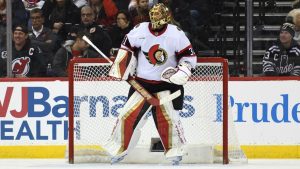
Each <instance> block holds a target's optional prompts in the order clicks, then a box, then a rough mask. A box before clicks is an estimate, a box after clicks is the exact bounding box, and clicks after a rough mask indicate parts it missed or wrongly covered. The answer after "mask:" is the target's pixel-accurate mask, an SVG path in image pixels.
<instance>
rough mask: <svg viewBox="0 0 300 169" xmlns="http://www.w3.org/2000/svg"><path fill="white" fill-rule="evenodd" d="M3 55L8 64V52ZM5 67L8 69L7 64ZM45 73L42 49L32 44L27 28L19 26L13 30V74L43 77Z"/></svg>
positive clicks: (3, 52)
mask: <svg viewBox="0 0 300 169" xmlns="http://www.w3.org/2000/svg"><path fill="white" fill-rule="evenodd" d="M1 55H3V56H5V59H4V60H5V61H4V62H5V63H6V51H2V52H1ZM3 66H4V68H5V69H6V64H5V65H3ZM45 73H46V65H45V58H44V57H43V55H42V51H41V49H40V48H39V47H38V46H36V45H34V44H32V43H31V41H30V39H29V38H28V29H27V27H26V26H23V25H17V26H16V27H15V28H14V30H13V45H12V74H13V75H14V77H43V76H45ZM4 74H6V72H5V73H4Z"/></svg>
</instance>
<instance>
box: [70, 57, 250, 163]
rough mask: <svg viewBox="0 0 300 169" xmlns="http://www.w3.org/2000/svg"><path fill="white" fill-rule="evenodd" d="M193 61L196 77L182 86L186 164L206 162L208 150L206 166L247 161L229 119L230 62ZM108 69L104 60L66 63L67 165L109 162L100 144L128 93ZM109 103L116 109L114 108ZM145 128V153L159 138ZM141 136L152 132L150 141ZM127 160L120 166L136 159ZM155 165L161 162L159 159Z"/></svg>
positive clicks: (80, 59) (206, 59)
mask: <svg viewBox="0 0 300 169" xmlns="http://www.w3.org/2000/svg"><path fill="white" fill-rule="evenodd" d="M197 62H198V63H197V67H196V70H195V72H194V73H193V75H192V77H191V78H190V79H189V82H188V83H187V84H186V85H185V86H184V87H185V95H186V96H185V99H186V102H187V103H186V104H185V105H184V109H185V110H183V111H182V112H181V114H180V115H181V117H182V123H183V127H184V130H185V136H186V138H187V140H188V146H191V147H188V148H187V149H188V150H187V151H191V152H188V153H189V154H190V155H189V157H187V158H186V161H184V162H186V163H197V162H198V161H199V162H203V161H204V162H206V161H205V160H203V161H202V160H201V158H203V159H206V158H207V157H205V156H206V155H207V151H210V150H211V151H212V152H208V154H211V155H212V157H211V158H209V159H206V160H207V161H210V162H220V161H222V163H223V164H228V163H229V162H230V161H245V160H246V156H245V155H244V153H243V151H242V150H241V148H240V145H239V143H238V140H237V134H236V132H235V129H234V124H233V120H232V115H231V114H230V113H229V112H228V110H229V107H228V98H229V96H228V76H229V75H228V61H227V60H226V59H223V58H219V57H208V58H198V59H197ZM109 68H110V64H109V63H108V62H107V61H106V60H105V59H102V58H99V59H85V58H79V59H73V60H72V61H71V62H70V64H69V144H68V154H67V156H68V159H69V163H74V162H77V161H78V162H79V161H80V162H82V161H85V160H82V159H83V158H85V157H86V156H88V160H87V161H100V162H107V161H108V160H109V158H107V157H105V153H103V151H102V150H101V145H103V144H104V143H105V141H106V140H107V139H108V137H109V134H110V132H111V130H112V126H113V124H114V121H115V120H116V116H117V114H118V111H119V110H120V108H121V107H122V104H124V103H125V102H126V96H127V91H128V89H129V85H128V84H126V83H125V82H120V81H117V80H115V79H113V78H110V77H108V76H107V74H108V71H109ZM111 100H113V101H111ZM111 102H112V103H113V104H115V105H113V106H112V105H111ZM120 102H121V104H120ZM100 114H101V115H100ZM228 115H229V116H228ZM148 121H150V120H148ZM147 123H148V122H147ZM149 123H151V122H149ZM149 126H150V127H149ZM149 126H147V125H146V126H144V128H146V129H145V131H144V132H143V131H142V133H144V135H145V136H144V135H142V136H141V139H140V141H139V144H138V146H137V147H143V148H145V147H147V146H148V145H149V144H152V140H153V138H154V137H157V135H156V136H155V134H156V133H155V131H148V130H149V128H155V127H154V126H153V125H152V127H151V124H149ZM229 129H230V131H229ZM99 130H101V131H99ZM145 133H147V134H148V133H154V134H153V135H154V136H153V135H151V136H148V135H147V134H145ZM195 133H197V134H199V135H197V134H195ZM149 135H150V134H149ZM149 140H151V141H150V143H149ZM189 143H190V144H189ZM150 146H151V145H150ZM146 149H150V147H147V148H146ZM198 150H199V151H202V152H205V153H204V154H203V153H202V155H204V156H203V157H196V156H199V151H198ZM195 151H196V152H195ZM142 153H143V152H142ZM149 154H151V153H149ZM153 154H155V153H152V154H151V155H149V158H152V156H153ZM200 154H201V153H200ZM147 155H148V154H147ZM147 155H146V154H145V155H144V157H148V156H147ZM154 156H155V158H153V159H158V156H157V154H155V155H154ZM156 156H157V157H156ZM126 158H127V159H125V160H124V161H125V162H129V163H130V162H132V161H134V160H137V159H136V157H135V158H133V159H131V157H130V155H128V157H126ZM91 159H92V160H91ZM95 159H97V160H95ZM99 159H100V160H99ZM184 160H185V159H184ZM152 161H153V160H152ZM143 162H145V161H143V160H141V163H143ZM146 162H147V161H146ZM158 163H164V161H163V160H159V161H158Z"/></svg>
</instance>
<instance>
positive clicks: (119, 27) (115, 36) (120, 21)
mask: <svg viewBox="0 0 300 169" xmlns="http://www.w3.org/2000/svg"><path fill="white" fill-rule="evenodd" d="M132 28H133V26H132V24H131V22H130V16H129V14H128V12H126V11H119V12H118V14H117V24H116V25H114V26H113V27H112V29H111V31H110V32H109V34H110V37H111V40H112V47H113V48H119V47H120V44H121V43H122V40H123V39H124V37H125V35H126V34H127V33H128V32H129V31H130V30H131V29H132Z"/></svg>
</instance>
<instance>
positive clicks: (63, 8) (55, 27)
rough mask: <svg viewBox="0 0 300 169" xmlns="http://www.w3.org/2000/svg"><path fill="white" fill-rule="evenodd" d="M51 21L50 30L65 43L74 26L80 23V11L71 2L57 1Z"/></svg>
mask: <svg viewBox="0 0 300 169" xmlns="http://www.w3.org/2000/svg"><path fill="white" fill-rule="evenodd" d="M49 19H50V21H49V22H50V25H51V26H50V28H52V31H53V32H54V33H56V34H57V35H58V38H59V39H60V41H61V42H63V41H64V40H66V37H67V33H68V32H69V31H70V28H71V27H72V25H75V24H79V23H80V9H79V8H77V6H76V5H74V3H73V2H72V1H71V0H55V1H54V8H53V10H52V12H51V14H50V16H49Z"/></svg>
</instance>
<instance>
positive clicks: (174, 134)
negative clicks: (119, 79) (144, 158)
mask: <svg viewBox="0 0 300 169" xmlns="http://www.w3.org/2000/svg"><path fill="white" fill-rule="evenodd" d="M138 82H139V83H140V84H141V85H143V87H145V88H146V89H147V90H148V91H149V92H150V93H151V94H153V95H154V96H156V97H158V98H162V97H164V96H166V95H169V94H170V92H176V91H177V90H181V92H182V93H181V96H179V97H178V98H176V99H174V100H173V101H172V102H168V103H165V104H163V105H159V106H152V105H150V104H149V103H148V102H146V100H145V99H144V98H143V97H142V96H141V95H140V94H139V93H138V92H136V91H135V90H134V89H130V92H129V97H128V98H129V99H128V101H127V102H126V104H125V105H124V107H123V109H122V112H121V113H120V115H119V119H118V123H119V124H118V125H117V127H116V131H115V132H114V134H113V135H114V137H115V141H117V143H118V145H120V149H119V151H118V154H119V153H122V152H124V151H126V153H128V151H130V149H132V148H133V147H134V146H135V145H136V144H137V142H138V139H139V136H140V134H141V133H140V132H141V131H140V129H141V128H142V127H143V126H144V124H145V123H146V121H147V119H148V116H147V112H148V111H149V110H152V111H151V112H152V116H153V119H154V122H155V125H156V129H157V131H158V133H159V136H160V138H161V141H162V144H163V146H164V150H165V153H166V157H167V158H168V156H167V154H168V152H172V155H171V156H170V158H171V157H172V156H182V155H183V145H184V144H185V142H186V140H185V137H184V132H183V128H182V125H181V122H180V120H179V110H180V109H181V108H182V105H183V87H182V86H179V85H174V84H170V83H166V82H162V83H160V84H151V83H147V82H146V81H143V80H138ZM175 107H176V108H175ZM170 150H172V151H170ZM174 152H175V153H174Z"/></svg>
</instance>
